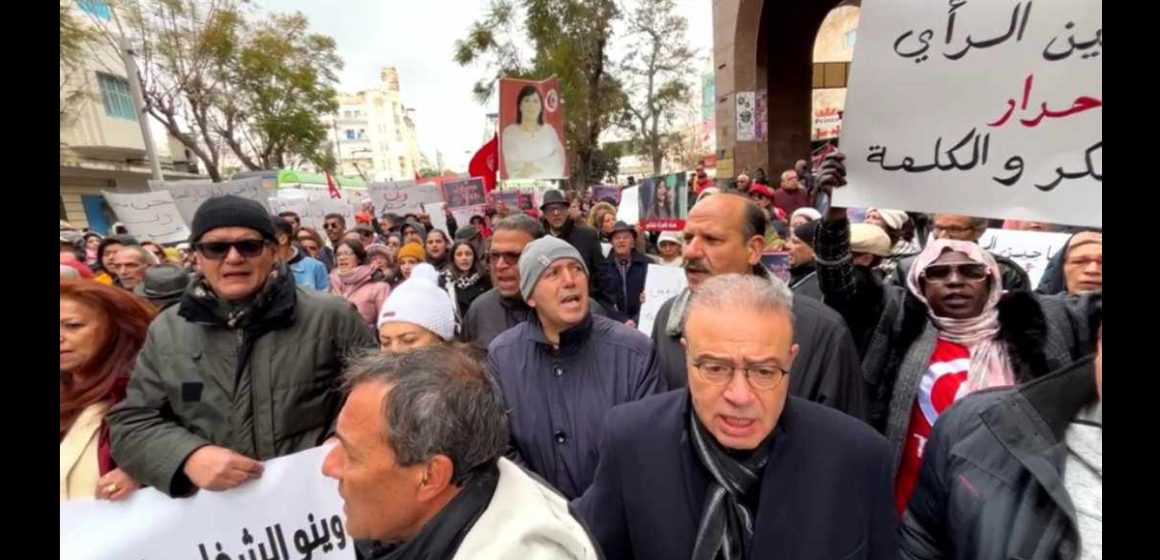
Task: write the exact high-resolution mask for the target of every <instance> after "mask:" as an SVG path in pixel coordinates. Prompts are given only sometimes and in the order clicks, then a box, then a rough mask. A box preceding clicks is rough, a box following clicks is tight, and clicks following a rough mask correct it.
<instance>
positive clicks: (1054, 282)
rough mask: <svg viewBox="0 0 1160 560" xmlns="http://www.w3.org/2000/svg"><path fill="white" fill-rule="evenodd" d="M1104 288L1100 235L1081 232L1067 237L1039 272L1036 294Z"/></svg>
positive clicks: (1084, 292)
mask: <svg viewBox="0 0 1160 560" xmlns="http://www.w3.org/2000/svg"><path fill="white" fill-rule="evenodd" d="M1103 287H1104V234H1103V233H1101V232H1098V231H1085V232H1081V233H1077V234H1075V235H1073V236H1071V238H1070V239H1068V240H1067V245H1065V246H1064V247H1063V250H1062V251H1059V252H1058V253H1056V254H1055V256H1053V257H1051V261H1050V262H1048V263H1047V268H1046V269H1044V271H1043V278H1042V279H1040V280H1039V287H1038V288H1037V289H1036V290H1035V292H1036V293H1038V294H1042V295H1054V294H1060V293H1064V292H1066V293H1068V294H1071V295H1080V294H1086V293H1088V292H1093V291H1096V290H1102V289H1103Z"/></svg>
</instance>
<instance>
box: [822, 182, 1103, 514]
mask: <svg viewBox="0 0 1160 560" xmlns="http://www.w3.org/2000/svg"><path fill="white" fill-rule="evenodd" d="M823 169H824V168H823ZM835 183H836V184H837V185H841V184H844V182H840V181H838V180H837V179H836V178H834V177H833V176H828V174H826V173H823V175H822V177H820V178H819V185H822V186H829V185H834V184H835ZM814 250H815V251H816V253H817V265H818V280H819V284H820V286H821V288H822V293H823V294H824V295H825V302H826V303H827V304H828V305H830V306H831V307H833V308H834V309H835V310H837V311H838V312H839V313H841V314H842V315H843V316H844V317H846V319H847V323H849V324H850V326H851V332H852V334H853V335H854V338H855V341H856V342H857V344H858V349H859V353H860V354H861V357H862V375H863V379H864V380H865V381H866V382H867V383H868V385H869V387H868V389H869V390H870V392H871V398H870V401H871V414H870V421H871V425H873V426H874V427H875V428H877V429H878V430H879V431H881V432H882V433H883V434H884V435H885V436H886V437H887V439H888V440H889V441H890V443H891V445H892V446H893V447H894V471H895V497H896V506H897V507H898V511H899V512H901V511H902V510H903V509H904V508H905V507H906V503H907V500H909V498H910V494H911V493H912V492H913V490H914V486H915V483H916V482H917V477H918V470H919V466H920V465H921V449H922V448H921V442H922V441H924V440H925V438H927V437H929V435H930V428H931V426H932V425H933V424H934V422H935V420H937V418H938V416H939V414H941V413H942V412H943V411H944V410H946V408H947V407H949V406H950V405H951V404H952V403H953V402H954V401H956V400H957V399H959V398H961V397H962V396H963V395H966V394H968V393H971V392H974V391H977V390H980V389H986V388H989V387H999V386H1005V385H1011V384H1015V383H1022V382H1025V381H1028V380H1030V379H1034V378H1038V377H1040V376H1043V375H1046V374H1047V373H1050V372H1051V371H1053V370H1055V369H1058V368H1060V367H1063V366H1065V365H1067V364H1069V363H1071V362H1072V361H1074V360H1076V359H1078V358H1079V357H1080V356H1081V355H1083V354H1085V353H1087V352H1088V351H1089V349H1090V348H1091V340H1092V333H1091V322H1090V314H1091V313H1092V312H1093V311H1094V309H1095V306H1094V305H1093V301H1096V297H1095V296H1093V297H1091V298H1084V299H1078V298H1076V299H1072V300H1063V299H1052V300H1048V299H1039V298H1036V297H1035V296H1034V295H1033V294H1031V293H1030V292H1027V291H1015V292H1008V293H1006V294H1004V293H1003V289H1002V276H1001V272H1000V269H999V265H998V264H997V263H996V262H995V259H994V257H992V256H991V255H990V254H989V253H987V252H986V251H984V250H983V249H982V248H981V247H979V245H978V244H976V243H970V242H966V241H956V240H950V239H939V240H935V241H933V242H931V243H930V244H929V245H927V247H926V249H924V250H923V252H922V253H920V254H919V255H918V257H917V258H916V259H915V264H914V266H912V267H911V269H910V270H909V271H908V276H907V279H906V286H896V285H884V284H883V283H882V282H881V281H878V280H877V275H875V274H874V273H873V272H872V271H871V270H869V269H868V268H867V267H864V266H863V267H855V266H854V264H853V262H852V261H853V259H852V257H851V252H850V223H849V220H848V219H847V217H846V211H845V209H843V208H831V209H830V210H829V212H828V213H827V215H826V219H825V220H824V221H823V223H822V224H821V226H820V227H818V230H817V232H816V235H815V238H814ZM868 317H871V318H872V317H877V320H867V318H868ZM854 331H859V332H854Z"/></svg>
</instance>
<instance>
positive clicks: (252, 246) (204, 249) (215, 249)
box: [194, 239, 266, 261]
mask: <svg viewBox="0 0 1160 560" xmlns="http://www.w3.org/2000/svg"><path fill="white" fill-rule="evenodd" d="M194 247H196V248H197V252H198V253H201V256H203V257H205V258H207V259H210V260H215V261H219V260H221V259H224V258H226V255H229V254H230V249H237V250H238V254H240V255H241V256H243V257H245V258H247V259H252V258H254V257H257V256H258V255H261V254H262V250H264V249H265V248H266V241H265V240H264V239H242V240H239V241H202V242H201V243H197V244H196V245H194Z"/></svg>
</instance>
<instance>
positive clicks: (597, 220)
mask: <svg viewBox="0 0 1160 560" xmlns="http://www.w3.org/2000/svg"><path fill="white" fill-rule="evenodd" d="M588 225H590V226H592V229H594V230H596V231H598V232H600V240H601V241H603V242H604V243H611V240H610V238H611V236H612V228H614V227H616V207H615V206H613V205H611V204H609V203H607V202H597V203H596V204H594V205H593V206H592V211H591V212H589V213H588Z"/></svg>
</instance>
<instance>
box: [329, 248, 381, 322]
mask: <svg viewBox="0 0 1160 560" xmlns="http://www.w3.org/2000/svg"><path fill="white" fill-rule="evenodd" d="M334 260H335V267H334V271H333V272H331V273H330V293H332V294H334V295H336V296H339V297H341V298H343V299H345V300H347V301H349V302H351V303H352V304H354V306H355V308H357V309H358V312H359V315H362V318H363V320H364V321H366V322H367V324H368V325H370V326H371V327H372V328H373V327H374V326H375V321H376V320H378V318H379V310H380V309H382V307H383V302H385V301H386V300H387V295H388V294H390V293H391V286H390V285H389V284H387V281H386V279H384V278H383V274H382V273H381V272H379V271H378V269H376V268H374V267H373V266H371V265H370V259H369V257H368V256H367V252H366V249H363V246H362V243H359V242H358V241H357V240H354V239H344V240H343V241H341V242H339V244H338V246H337V247H335V248H334Z"/></svg>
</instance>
